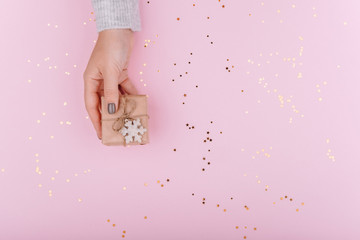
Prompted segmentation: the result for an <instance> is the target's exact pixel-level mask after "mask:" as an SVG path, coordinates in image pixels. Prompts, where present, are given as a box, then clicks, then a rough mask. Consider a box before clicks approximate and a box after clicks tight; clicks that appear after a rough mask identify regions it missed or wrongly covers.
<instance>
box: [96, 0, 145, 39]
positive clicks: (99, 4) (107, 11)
mask: <svg viewBox="0 0 360 240" xmlns="http://www.w3.org/2000/svg"><path fill="white" fill-rule="evenodd" d="M91 2H92V6H93V8H94V11H95V16H96V28H97V31H98V32H101V31H103V30H106V29H117V28H130V29H131V30H132V31H140V30H141V22H140V10H139V1H138V0H91Z"/></svg>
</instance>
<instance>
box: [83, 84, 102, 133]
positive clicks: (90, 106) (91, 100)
mask: <svg viewBox="0 0 360 240" xmlns="http://www.w3.org/2000/svg"><path fill="white" fill-rule="evenodd" d="M84 80H85V81H84V84H85V86H84V100H85V107H86V110H87V112H88V114H89V117H90V120H91V122H92V124H93V126H94V128H95V131H96V134H97V136H98V138H99V139H101V137H102V132H101V114H100V112H99V106H100V99H99V95H98V89H99V87H100V84H101V83H100V80H98V79H92V78H91V77H85V78H84Z"/></svg>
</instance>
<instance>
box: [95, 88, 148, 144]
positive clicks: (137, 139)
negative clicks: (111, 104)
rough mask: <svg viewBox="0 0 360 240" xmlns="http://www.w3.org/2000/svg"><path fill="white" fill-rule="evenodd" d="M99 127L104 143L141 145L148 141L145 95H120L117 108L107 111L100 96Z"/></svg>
mask: <svg viewBox="0 0 360 240" xmlns="http://www.w3.org/2000/svg"><path fill="white" fill-rule="evenodd" d="M101 109H102V111H101V129H102V138H101V140H102V143H103V144H104V145H108V146H112V145H124V146H126V145H139V144H140V145H143V144H146V143H149V130H148V118H149V116H148V115H147V96H146V95H120V98H119V104H118V110H117V111H116V112H115V113H114V114H109V113H108V111H107V102H106V100H105V97H104V96H101Z"/></svg>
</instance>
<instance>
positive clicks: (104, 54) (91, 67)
mask: <svg viewBox="0 0 360 240" xmlns="http://www.w3.org/2000/svg"><path fill="white" fill-rule="evenodd" d="M132 47H133V31H132V30H131V29H108V30H104V31H102V32H100V33H99V36H98V40H97V42H96V45H95V47H94V50H93V52H92V54H91V57H90V60H89V63H88V65H87V67H86V70H85V72H84V87H85V88H84V99H85V107H86V110H87V112H88V114H89V117H90V119H91V122H92V124H93V125H94V128H95V130H96V134H97V136H98V138H99V139H101V137H102V133H101V113H100V108H101V103H100V97H101V96H104V97H105V100H106V102H107V103H109V104H108V107H107V109H106V110H107V111H109V113H110V114H112V113H114V112H116V111H117V109H118V107H119V106H117V105H118V102H119V94H121V93H120V91H119V85H120V86H121V89H122V90H123V91H124V92H126V93H127V94H131V95H133V94H137V90H136V88H135V87H134V85H133V84H132V83H131V81H130V80H129V78H128V72H127V66H128V62H129V59H130V55H131V51H132ZM104 110H105V109H101V111H104Z"/></svg>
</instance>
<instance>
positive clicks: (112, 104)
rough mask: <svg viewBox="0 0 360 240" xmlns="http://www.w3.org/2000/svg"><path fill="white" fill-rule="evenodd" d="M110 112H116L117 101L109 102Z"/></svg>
mask: <svg viewBox="0 0 360 240" xmlns="http://www.w3.org/2000/svg"><path fill="white" fill-rule="evenodd" d="M108 112H109V113H110V114H113V113H115V103H109V104H108Z"/></svg>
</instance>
